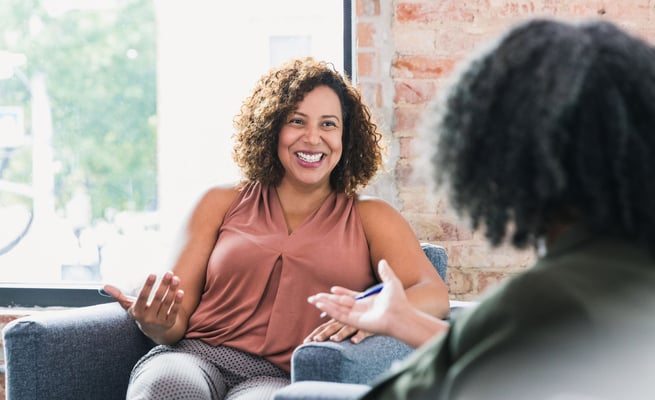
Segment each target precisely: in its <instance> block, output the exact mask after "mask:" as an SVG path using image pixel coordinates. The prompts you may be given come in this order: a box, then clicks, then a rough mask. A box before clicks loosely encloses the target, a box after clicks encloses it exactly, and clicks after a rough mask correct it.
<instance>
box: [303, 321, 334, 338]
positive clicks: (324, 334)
mask: <svg viewBox="0 0 655 400" xmlns="http://www.w3.org/2000/svg"><path fill="white" fill-rule="evenodd" d="M342 326H343V324H342V323H340V322H337V321H335V320H333V319H332V320H330V321H328V322H325V323H323V324H321V325H319V326H318V327H317V328H316V329H314V330H313V331H312V333H310V334H309V335H307V337H306V338H305V340H303V343H309V342H324V341H326V340H327V339H328V338H329V337H330V335H332V334H333V333H334V332H336V331H337V330H339V329H340V328H341V327H342Z"/></svg>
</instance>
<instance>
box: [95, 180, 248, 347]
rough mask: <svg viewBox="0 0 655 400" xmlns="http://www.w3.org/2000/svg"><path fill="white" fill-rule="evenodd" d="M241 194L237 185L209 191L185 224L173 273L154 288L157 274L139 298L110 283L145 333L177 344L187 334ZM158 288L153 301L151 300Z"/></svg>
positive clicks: (149, 281)
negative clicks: (222, 234)
mask: <svg viewBox="0 0 655 400" xmlns="http://www.w3.org/2000/svg"><path fill="white" fill-rule="evenodd" d="M237 194H238V190H237V189H236V188H213V189H210V190H209V191H207V192H206V193H205V194H204V195H203V196H202V198H201V199H200V200H199V202H198V203H197V204H196V206H195V208H194V209H193V210H192V212H191V215H190V217H189V218H188V220H187V223H186V224H185V227H184V229H183V231H182V235H181V237H180V240H179V241H178V246H179V249H178V251H177V254H178V256H177V259H176V261H175V264H174V267H173V270H172V272H167V273H166V274H164V276H163V277H162V279H161V282H160V283H159V285H158V286H157V288H155V287H154V285H155V281H156V276H155V275H150V276H149V277H148V278H147V279H146V282H145V284H144V286H143V288H142V289H141V291H140V293H139V295H138V297H137V299H136V301H133V300H131V299H128V298H127V297H126V296H125V295H123V294H122V293H120V290H118V289H117V288H115V287H113V286H111V285H106V286H105V290H106V291H107V292H108V293H109V294H111V295H112V296H113V297H115V298H116V299H117V300H118V301H119V303H120V304H121V305H122V306H123V308H125V309H126V310H127V311H128V313H129V314H130V315H131V316H132V318H134V320H135V321H136V323H137V325H138V326H139V328H140V329H141V330H142V331H143V333H144V334H145V335H146V336H148V337H149V338H150V339H152V340H153V341H154V342H155V343H158V344H173V343H176V342H178V341H179V340H180V339H182V338H183V337H184V334H185V333H186V329H187V326H188V322H189V318H190V317H191V314H192V313H193V312H194V310H195V309H196V307H197V306H198V303H199V301H200V297H201V295H202V291H203V288H204V284H205V273H206V270H207V263H208V260H209V256H210V255H211V252H212V250H213V248H214V245H215V244H216V240H217V237H218V229H219V228H220V226H221V224H222V223H223V217H224V216H225V213H226V212H227V210H228V208H229V207H230V205H231V204H232V202H233V201H234V199H235V198H236V196H237ZM153 290H154V295H153V296H152V301H151V302H148V299H149V298H150V297H151V293H152V292H153Z"/></svg>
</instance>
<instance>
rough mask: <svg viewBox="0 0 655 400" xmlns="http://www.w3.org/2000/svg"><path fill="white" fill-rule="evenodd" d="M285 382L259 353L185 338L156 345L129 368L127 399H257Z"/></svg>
mask: <svg viewBox="0 0 655 400" xmlns="http://www.w3.org/2000/svg"><path fill="white" fill-rule="evenodd" d="M288 384H289V374H288V373H287V372H286V371H284V370H282V369H281V368H279V367H278V366H276V365H274V364H272V363H271V362H269V361H268V360H265V359H263V358H261V357H259V356H256V355H253V354H249V353H246V352H243V351H240V350H237V349H234V348H231V347H227V346H218V347H214V346H211V345H209V344H207V343H205V342H203V341H201V340H191V339H184V340H181V341H180V342H179V343H177V344H176V345H173V346H166V345H160V346H157V347H155V348H153V349H152V350H151V351H150V352H149V353H148V354H146V355H145V356H143V357H142V358H141V359H140V360H139V361H138V362H137V364H136V365H135V366H134V369H133V370H132V375H131V376H130V385H129V388H128V390H127V397H126V398H127V399H128V400H145V399H157V400H164V399H170V400H173V399H175V400H201V399H202V400H222V399H229V400H237V399H239V400H258V399H267V400H268V399H270V398H271V396H272V395H273V393H274V392H275V391H276V390H277V389H279V388H282V387H283V386H286V385H288Z"/></svg>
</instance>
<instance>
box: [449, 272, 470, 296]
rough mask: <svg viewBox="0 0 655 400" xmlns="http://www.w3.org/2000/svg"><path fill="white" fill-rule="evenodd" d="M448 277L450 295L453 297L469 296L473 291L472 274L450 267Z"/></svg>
mask: <svg viewBox="0 0 655 400" xmlns="http://www.w3.org/2000/svg"><path fill="white" fill-rule="evenodd" d="M446 277H447V278H446V283H447V285H448V293H450V294H451V295H460V294H467V293H471V291H472V290H473V276H472V275H471V273H470V272H467V271H464V270H461V269H459V268H450V267H449V268H448V272H447V274H446Z"/></svg>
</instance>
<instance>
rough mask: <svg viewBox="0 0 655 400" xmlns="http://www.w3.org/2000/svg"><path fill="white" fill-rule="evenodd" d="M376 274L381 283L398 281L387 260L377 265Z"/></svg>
mask: <svg viewBox="0 0 655 400" xmlns="http://www.w3.org/2000/svg"><path fill="white" fill-rule="evenodd" d="M378 274H379V275H380V278H381V279H382V282H392V281H394V280H397V279H398V277H397V276H396V274H395V273H394V272H393V270H392V269H391V267H390V266H389V263H388V262H387V260H380V262H379V263H378Z"/></svg>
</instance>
